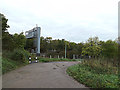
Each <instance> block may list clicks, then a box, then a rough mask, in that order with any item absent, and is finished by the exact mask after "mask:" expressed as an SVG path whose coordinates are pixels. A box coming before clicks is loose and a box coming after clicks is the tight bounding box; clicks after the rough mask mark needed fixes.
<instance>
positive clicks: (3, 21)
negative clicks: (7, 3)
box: [0, 13, 10, 33]
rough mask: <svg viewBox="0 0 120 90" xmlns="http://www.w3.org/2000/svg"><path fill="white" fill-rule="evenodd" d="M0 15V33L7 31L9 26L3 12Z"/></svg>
mask: <svg viewBox="0 0 120 90" xmlns="http://www.w3.org/2000/svg"><path fill="white" fill-rule="evenodd" d="M0 17H1V20H2V33H4V32H6V31H7V28H9V27H10V26H9V25H7V22H8V19H6V17H5V16H4V15H3V14H1V13H0ZM0 22H1V21H0Z"/></svg>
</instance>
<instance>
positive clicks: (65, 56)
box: [65, 43, 67, 59]
mask: <svg viewBox="0 0 120 90" xmlns="http://www.w3.org/2000/svg"><path fill="white" fill-rule="evenodd" d="M66 48H67V46H66V43H65V59H66Z"/></svg>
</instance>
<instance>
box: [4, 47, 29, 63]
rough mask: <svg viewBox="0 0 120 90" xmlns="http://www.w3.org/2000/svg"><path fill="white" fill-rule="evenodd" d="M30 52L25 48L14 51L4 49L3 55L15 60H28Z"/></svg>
mask: <svg viewBox="0 0 120 90" xmlns="http://www.w3.org/2000/svg"><path fill="white" fill-rule="evenodd" d="M29 56H30V53H29V52H28V51H26V50H24V49H14V50H13V52H9V51H3V57H4V58H8V59H11V60H14V61H19V62H23V63H24V62H26V60H27V59H28V57H29Z"/></svg>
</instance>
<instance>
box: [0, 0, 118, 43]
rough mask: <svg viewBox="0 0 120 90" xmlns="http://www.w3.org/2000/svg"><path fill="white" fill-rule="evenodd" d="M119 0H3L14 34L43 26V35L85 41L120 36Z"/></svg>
mask: <svg viewBox="0 0 120 90" xmlns="http://www.w3.org/2000/svg"><path fill="white" fill-rule="evenodd" d="M118 1H119V0H1V3H0V13H2V14H4V15H5V16H6V18H7V19H8V25H10V28H9V29H8V31H9V32H10V34H14V33H21V32H22V31H23V32H25V31H28V30H31V29H32V28H34V27H35V26H36V24H37V25H38V26H39V27H41V36H43V37H52V38H53V39H65V40H68V41H71V42H76V43H79V42H84V41H87V39H88V38H90V37H95V36H98V37H99V39H100V40H104V41H106V40H109V39H112V40H115V39H116V38H117V37H118Z"/></svg>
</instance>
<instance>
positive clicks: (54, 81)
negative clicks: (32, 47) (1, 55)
mask: <svg viewBox="0 0 120 90" xmlns="http://www.w3.org/2000/svg"><path fill="white" fill-rule="evenodd" d="M77 63H78V62H52V63H33V64H30V65H26V66H24V67H21V68H19V69H16V70H13V71H11V72H9V73H6V74H5V75H3V76H2V79H3V81H2V85H3V88H86V87H85V86H84V85H82V84H79V83H78V82H77V81H75V80H74V79H73V78H72V77H70V76H68V75H67V73H66V69H67V67H69V66H71V65H74V64H77Z"/></svg>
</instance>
